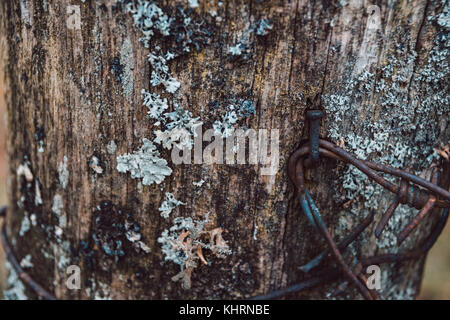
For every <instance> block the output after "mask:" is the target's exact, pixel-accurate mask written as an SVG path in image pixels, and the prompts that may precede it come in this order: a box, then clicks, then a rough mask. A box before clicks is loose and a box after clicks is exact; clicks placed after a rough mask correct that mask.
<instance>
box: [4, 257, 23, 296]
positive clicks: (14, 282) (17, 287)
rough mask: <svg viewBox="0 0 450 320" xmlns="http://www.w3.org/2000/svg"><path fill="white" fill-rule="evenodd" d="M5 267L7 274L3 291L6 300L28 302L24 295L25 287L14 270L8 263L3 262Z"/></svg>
mask: <svg viewBox="0 0 450 320" xmlns="http://www.w3.org/2000/svg"><path fill="white" fill-rule="evenodd" d="M5 267H6V270H7V272H8V283H7V289H6V290H4V291H3V295H4V297H5V299H6V300H28V297H27V295H26V294H25V286H24V284H23V283H22V281H21V280H20V278H19V276H18V275H17V273H16V270H14V268H13V267H12V266H11V264H10V263H9V262H8V261H5Z"/></svg>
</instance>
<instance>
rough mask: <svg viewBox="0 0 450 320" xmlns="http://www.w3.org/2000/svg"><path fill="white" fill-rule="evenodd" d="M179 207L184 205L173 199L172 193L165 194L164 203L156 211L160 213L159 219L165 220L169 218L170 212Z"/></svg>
mask: <svg viewBox="0 0 450 320" xmlns="http://www.w3.org/2000/svg"><path fill="white" fill-rule="evenodd" d="M179 205H185V203H183V202H181V201H178V200H177V199H175V197H174V195H173V194H172V193H170V192H166V195H165V198H164V201H163V203H162V204H161V206H160V207H159V209H158V210H159V211H160V212H161V217H163V218H165V219H167V218H169V214H170V213H171V212H172V210H173V209H175V208H176V207H178V206H179Z"/></svg>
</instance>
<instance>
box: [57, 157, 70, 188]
mask: <svg viewBox="0 0 450 320" xmlns="http://www.w3.org/2000/svg"><path fill="white" fill-rule="evenodd" d="M58 174H59V184H60V186H61V187H62V188H63V189H65V188H66V187H67V183H68V182H69V171H68V170H67V157H66V156H64V158H63V161H62V162H60V163H59V165H58Z"/></svg>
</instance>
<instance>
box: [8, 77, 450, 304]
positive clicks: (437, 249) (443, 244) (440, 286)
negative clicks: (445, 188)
mask: <svg viewBox="0 0 450 320" xmlns="http://www.w3.org/2000/svg"><path fill="white" fill-rule="evenodd" d="M2 75H3V72H2V70H0V206H2V205H5V204H6V188H7V182H6V175H7V170H8V164H7V154H6V106H5V99H4V91H3V78H2ZM3 262H4V254H3V249H2V248H1V246H0V298H2V297H3V290H2V289H3V288H4V285H5V281H6V272H5V269H4V263H3ZM419 299H450V223H448V224H447V226H446V229H445V230H444V232H443V234H442V235H441V237H440V238H439V240H438V242H437V243H436V245H435V246H434V247H433V249H432V250H431V252H430V254H429V255H428V259H427V263H426V266H425V275H424V279H423V283H422V290H421V293H420V296H419Z"/></svg>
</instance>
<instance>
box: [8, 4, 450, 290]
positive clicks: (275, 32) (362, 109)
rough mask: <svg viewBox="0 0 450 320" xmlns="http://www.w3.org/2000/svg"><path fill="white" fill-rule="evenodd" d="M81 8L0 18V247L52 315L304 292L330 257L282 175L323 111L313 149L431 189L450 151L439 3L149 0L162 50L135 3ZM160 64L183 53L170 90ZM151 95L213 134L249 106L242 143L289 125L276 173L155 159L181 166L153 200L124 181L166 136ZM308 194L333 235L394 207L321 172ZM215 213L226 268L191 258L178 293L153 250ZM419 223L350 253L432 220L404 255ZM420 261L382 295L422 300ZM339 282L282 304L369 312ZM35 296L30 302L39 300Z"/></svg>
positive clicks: (400, 269) (168, 264)
mask: <svg viewBox="0 0 450 320" xmlns="http://www.w3.org/2000/svg"><path fill="white" fill-rule="evenodd" d="M73 2H74V1H66V0H64V1H37V0H35V1H33V0H21V1H12V0H7V1H1V4H0V23H1V29H0V43H2V60H1V63H2V64H3V67H4V70H5V78H6V81H5V84H6V102H7V107H8V151H9V178H10V190H9V212H8V216H7V219H6V224H7V234H8V237H9V238H10V240H11V243H12V246H13V249H14V252H15V254H16V256H17V258H18V259H19V261H21V260H22V259H24V258H26V257H27V255H30V258H29V259H31V260H30V261H31V263H32V266H31V267H28V268H27V269H26V270H27V272H28V273H29V274H30V275H31V276H32V277H33V278H34V279H35V280H36V281H37V282H38V283H40V284H41V285H42V286H43V287H45V288H47V289H48V290H49V291H50V292H52V293H53V294H54V295H55V296H56V297H57V298H58V299H69V298H76V299H93V298H111V299H176V298H186V299H194V298H197V299H228V298H230V299H240V298H247V297H250V296H253V295H257V294H262V293H266V292H268V291H271V290H275V289H279V288H282V287H285V286H287V285H289V284H292V283H295V282H298V281H301V280H302V279H304V278H306V277H307V276H308V275H305V274H304V273H302V271H299V269H298V266H299V265H301V264H304V263H305V262H307V261H308V260H309V259H311V258H312V257H314V256H315V255H316V254H317V253H319V252H321V251H322V250H323V249H324V248H325V247H326V243H325V241H324V240H323V239H322V238H321V237H320V235H318V234H316V233H315V232H314V230H313V228H312V227H311V225H310V224H309V223H308V220H307V219H306V218H305V216H304V215H303V214H302V212H301V210H300V207H299V205H298V203H297V201H296V197H295V192H294V188H293V186H292V184H291V183H290V181H289V179H288V177H287V168H286V166H287V160H288V158H289V156H290V155H291V153H292V152H293V151H294V150H295V149H296V148H298V146H299V145H300V142H301V140H302V139H305V138H306V137H307V131H306V130H305V117H304V115H305V110H306V108H308V107H310V103H311V101H315V98H316V97H319V98H320V101H321V108H322V109H323V111H324V113H325V117H324V120H323V121H322V126H321V136H322V137H326V138H327V139H329V140H331V141H333V142H336V143H344V146H345V148H346V149H347V150H348V151H350V152H353V153H355V154H356V155H357V156H359V157H363V158H367V159H371V160H374V161H379V162H383V163H387V164H391V165H394V166H399V167H402V168H404V167H409V168H410V170H411V171H412V172H414V173H417V174H420V175H422V176H424V177H429V173H430V170H429V168H430V166H431V164H432V163H433V162H434V163H437V161H438V159H437V158H438V157H437V156H433V154H435V153H434V148H438V147H441V146H442V145H444V144H446V143H447V141H448V140H449V137H450V134H449V130H448V111H449V110H448V91H447V88H446V83H448V80H449V72H448V71H449V69H448V43H446V40H445V36H446V35H447V36H448V28H449V22H448V17H447V18H446V17H445V13H444V11H445V10H447V12H448V5H447V8H445V5H444V2H442V3H441V2H438V1H425V0H417V1H412V2H411V1H406V0H405V1H377V2H376V3H375V6H371V4H370V3H369V2H366V1H264V2H262V1H249V2H247V1H229V2H228V1H226V2H225V1H224V2H223V3H220V2H217V1H206V0H205V1H199V6H198V7H195V1H191V2H189V3H188V2H187V1H176V2H175V1H158V2H157V5H158V7H159V8H161V10H162V11H163V12H164V14H165V15H167V16H168V17H172V18H174V20H173V21H172V22H171V24H170V28H169V31H168V32H167V34H164V32H165V31H164V26H163V25H162V24H163V23H162V22H161V24H160V25H156V27H154V28H153V29H152V30H154V35H153V36H152V37H151V40H150V41H149V45H148V48H146V47H145V46H144V45H143V43H142V42H141V41H139V39H140V38H141V37H143V33H142V30H141V29H140V28H139V27H138V26H135V25H134V21H133V16H132V14H130V12H127V10H126V4H125V3H121V2H117V3H116V2H114V1H75V3H73ZM123 2H126V1H123ZM175 4H177V5H179V6H180V7H181V8H183V9H184V11H183V12H182V11H180V10H179V8H177V7H176V5H175ZM69 5H76V6H79V8H80V13H81V14H80V21H81V26H80V28H77V27H76V26H75V27H73V25H68V22H67V19H69V18H70V19H72V18H74V19H75V18H76V17H74V16H73V15H72V14H68V13H67V7H68V6H69ZM190 6H192V7H193V8H191V7H190ZM162 16H163V15H161V14H158V16H157V17H156V18H155V19H159V18H160V17H162ZM447 16H448V14H447ZM186 18H190V19H191V20H190V21H187V20H185V19H186ZM158 21H160V20H158ZM72 22H73V21H70V23H72ZM265 22H267V23H265ZM158 46H159V47H160V48H159V49H158ZM187 49H189V50H187ZM160 52H163V53H166V52H171V53H173V54H175V57H174V58H173V59H171V60H170V61H168V62H167V65H168V66H169V71H168V74H170V76H171V77H173V78H175V79H177V80H178V81H179V83H180V84H181V87H180V88H179V89H178V90H176V89H174V88H170V86H169V85H168V84H167V83H166V84H162V85H156V86H153V85H152V84H151V83H150V79H151V78H152V72H154V71H155V70H156V71H157V72H158V70H157V68H156V67H155V65H156V64H155V63H151V62H149V58H148V54H149V53H155V54H156V53H158V54H159V53H160ZM175 86H176V82H175ZM141 89H146V90H147V91H149V92H152V93H157V94H160V95H161V97H164V98H167V99H168V105H169V109H168V111H174V110H175V108H176V103H177V102H178V103H179V104H180V106H181V107H182V108H184V109H185V110H189V111H190V112H192V114H193V116H192V117H199V118H200V120H201V121H202V122H203V128H204V129H207V128H212V127H213V124H214V122H215V121H216V120H219V121H221V119H223V116H224V114H225V112H226V111H227V110H228V109H227V108H228V106H229V105H230V104H235V105H239V104H242V103H243V102H245V101H250V102H253V105H254V107H255V110H256V112H255V114H250V115H249V116H248V117H242V118H239V119H238V122H237V124H236V125H235V127H237V126H239V127H243V126H247V127H248V128H253V129H268V130H273V129H279V133H280V137H279V138H280V140H279V154H280V164H279V170H278V172H277V173H276V174H275V175H272V176H264V175H261V174H260V169H261V165H250V164H247V165H226V164H213V165H208V164H190V165H188V164H183V165H175V164H173V163H172V162H171V151H170V150H166V149H164V148H163V146H162V145H159V144H157V143H155V145H156V146H157V148H158V151H159V152H160V157H161V158H163V159H165V160H167V162H168V166H169V167H170V168H171V170H172V173H171V175H169V176H166V177H163V178H164V180H163V182H161V183H160V184H156V183H152V184H150V185H149V186H147V185H143V181H142V180H141V179H133V178H132V177H131V175H130V173H128V172H119V171H118V170H117V167H118V157H120V156H121V155H123V154H126V153H130V154H132V153H133V152H137V151H138V150H139V148H141V146H142V145H143V140H142V139H143V138H146V139H148V140H150V141H154V139H155V132H156V130H161V125H160V126H158V125H157V124H155V122H156V121H155V120H154V119H150V118H149V117H148V115H147V111H148V109H147V108H146V107H145V106H144V105H143V97H142V95H141ZM170 91H175V92H174V93H173V94H172V93H171V92H170ZM205 144H207V143H204V145H205ZM202 180H203V181H204V183H203V184H201V183H198V182H199V181H202ZM194 183H195V184H194ZM307 184H308V187H309V188H310V190H311V194H312V195H313V197H314V199H315V200H316V202H317V204H318V206H319V207H320V209H321V211H322V214H323V215H324V219H325V221H326V223H327V225H328V227H329V229H330V232H331V234H332V235H333V237H334V238H335V239H340V238H342V237H343V236H345V235H346V234H347V233H348V231H349V230H350V229H351V228H352V227H353V226H355V225H356V224H358V223H359V222H360V221H361V219H363V218H364V217H365V216H366V215H367V214H368V213H369V212H370V211H371V210H373V211H374V212H375V221H378V220H379V219H380V217H381V214H382V213H383V212H384V210H385V209H386V208H387V206H388V205H389V202H390V201H391V200H392V199H393V195H391V194H389V192H388V191H385V190H383V189H381V188H379V187H375V185H374V183H372V182H370V181H369V180H368V179H367V178H366V177H365V176H364V175H362V174H360V173H358V172H357V171H355V170H352V169H351V168H349V167H348V166H346V165H344V164H342V163H338V162H335V161H331V160H328V159H321V161H320V165H319V167H318V168H317V169H315V170H314V172H313V173H311V175H310V176H309V177H308V181H307ZM166 192H170V193H172V194H173V195H174V197H175V198H176V199H177V200H179V201H181V202H183V203H184V204H180V205H179V206H177V207H176V208H175V209H174V210H173V211H172V212H171V213H170V215H169V218H164V217H162V216H161V215H160V211H159V210H158V208H160V206H161V204H162V202H163V201H164V199H165V194H166ZM208 212H209V222H207V223H206V225H205V226H204V229H203V231H211V230H216V231H217V230H219V231H223V233H222V236H223V240H224V241H225V242H226V244H227V246H228V247H229V249H230V250H231V251H232V253H231V254H224V256H223V257H219V256H217V255H216V254H214V253H217V252H214V250H208V249H207V248H206V247H205V248H204V250H203V251H202V252H203V256H204V259H205V260H206V261H207V262H208V264H207V265H205V264H203V263H202V262H201V260H200V259H199V255H198V253H196V255H195V258H196V259H197V260H196V262H197V265H196V267H195V268H192V270H190V271H192V273H191V275H190V282H191V283H190V285H189V284H188V283H186V281H188V280H189V279H187V278H189V276H187V275H186V274H183V277H184V278H183V279H184V280H185V282H184V284H183V283H182V282H180V281H174V280H176V279H173V277H174V276H176V275H177V274H179V272H180V266H179V265H177V264H176V263H174V262H173V261H165V258H166V257H167V255H165V253H164V252H163V251H162V250H161V246H162V244H163V243H159V242H158V238H161V237H162V236H161V235H162V234H163V231H164V230H166V229H169V228H170V227H171V226H172V225H173V224H174V222H173V219H174V218H175V217H183V218H184V219H186V218H189V217H191V218H193V219H195V220H198V221H202V220H204V219H205V217H206V215H207V213H208ZM414 214H415V212H414V210H413V209H409V208H407V207H401V208H399V209H398V210H397V212H396V214H395V218H394V219H393V221H391V223H390V224H389V226H388V229H387V230H386V231H385V232H384V233H383V236H382V238H381V240H376V238H375V236H374V233H373V230H374V228H375V223H374V224H372V225H371V226H370V227H369V229H368V230H366V231H365V232H364V233H363V234H362V236H360V237H359V238H358V241H357V242H356V243H355V244H354V245H352V246H351V248H350V250H351V252H352V253H354V254H355V255H356V256H370V255H373V254H377V253H388V252H396V250H398V251H401V250H406V249H407V248H411V247H413V246H414V245H415V244H417V243H418V242H419V241H420V240H421V239H423V237H424V235H426V234H427V231H428V230H429V227H430V225H431V223H432V222H433V219H435V218H434V217H433V216H432V217H430V218H429V219H427V221H426V223H424V224H423V225H422V226H421V227H420V228H419V229H418V230H417V232H415V233H413V234H412V236H411V237H410V238H409V240H408V241H406V242H405V243H404V244H403V245H402V247H401V248H399V249H397V247H396V243H395V235H396V234H397V233H398V232H399V231H400V230H401V229H402V227H404V226H405V225H406V223H408V221H410V219H411V218H412V217H413V215H414ZM125 225H127V226H128V225H132V226H133V227H134V226H139V230H138V231H136V230H137V229H133V230H135V231H136V234H133V235H135V236H136V237H137V238H138V237H139V236H140V239H137V238H136V237H134V238H133V237H132V236H131V237H130V234H129V233H127V231H129V230H128V229H126V228H127V227H125ZM180 233H181V231H180ZM137 234H138V235H137ZM182 236H183V235H182V234H181V237H182ZM184 236H186V234H185V235H184ZM208 236H212V234H211V233H204V234H202V236H201V240H202V241H209V239H208ZM219 236H220V235H219ZM189 237H191V238H193V235H192V232H191V234H190V235H188V236H187V238H189ZM130 238H131V240H130ZM183 239H184V238H182V240H183ZM199 239H200V238H199ZM216 240H217V238H216ZM161 242H163V240H162V241H161ZM216 244H217V243H216ZM145 246H148V247H149V250H147V249H146V247H145ZM121 251H123V252H121ZM147 251H149V252H147ZM423 263H424V259H418V260H417V261H412V262H408V263H402V264H392V265H382V266H380V267H381V270H382V279H381V290H380V293H381V295H382V296H383V297H384V298H389V299H410V298H414V297H415V296H416V295H417V293H418V290H419V288H420V280H421V275H422V266H423ZM69 265H78V266H80V268H81V275H82V284H81V290H69V289H68V288H67V286H66V280H67V274H66V269H67V267H68V266H69ZM325 266H326V264H325ZM322 268H323V266H322ZM319 270H320V268H319ZM343 281H344V280H342V281H338V282H336V283H333V284H331V285H327V286H321V287H318V288H314V289H312V290H309V291H307V292H302V293H299V294H292V295H289V296H288V297H289V298H310V299H312V298H341V299H342V298H351V299H359V298H361V297H360V295H359V293H358V292H357V291H356V290H355V289H354V288H353V287H352V286H351V285H349V286H347V287H346V289H345V290H344V291H343V292H342V293H336V294H331V293H333V292H335V289H336V288H337V286H338V285H339V284H341V283H342V282H343ZM11 285H12V284H10V286H11ZM13 287H14V286H13ZM16 289H17V285H16ZM24 294H25V296H27V297H29V298H36V295H35V293H33V292H32V291H30V290H29V289H28V288H25V292H24Z"/></svg>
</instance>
